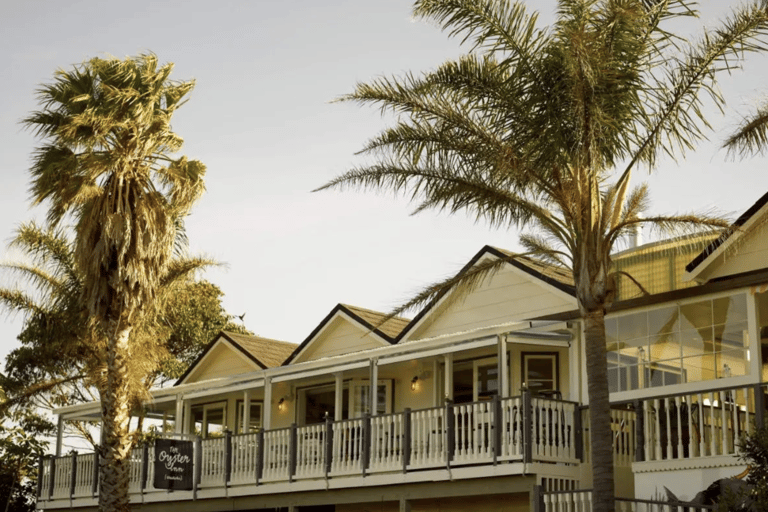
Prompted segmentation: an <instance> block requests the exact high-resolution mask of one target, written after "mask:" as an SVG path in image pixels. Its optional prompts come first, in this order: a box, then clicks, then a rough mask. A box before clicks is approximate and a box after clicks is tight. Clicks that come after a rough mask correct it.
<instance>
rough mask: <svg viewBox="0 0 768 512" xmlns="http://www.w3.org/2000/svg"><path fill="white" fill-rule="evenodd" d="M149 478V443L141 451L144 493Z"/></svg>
mask: <svg viewBox="0 0 768 512" xmlns="http://www.w3.org/2000/svg"><path fill="white" fill-rule="evenodd" d="M148 476H149V443H144V446H143V447H142V449H141V483H140V484H139V485H140V487H139V488H140V489H141V491H142V492H144V490H145V489H146V488H147V477H148Z"/></svg>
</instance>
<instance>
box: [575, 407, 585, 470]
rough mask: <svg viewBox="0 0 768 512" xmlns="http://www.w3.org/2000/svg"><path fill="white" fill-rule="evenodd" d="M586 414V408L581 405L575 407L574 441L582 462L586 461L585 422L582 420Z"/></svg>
mask: <svg viewBox="0 0 768 512" xmlns="http://www.w3.org/2000/svg"><path fill="white" fill-rule="evenodd" d="M583 414H584V409H582V408H581V407H580V406H578V405H577V406H576V407H574V411H573V442H574V447H575V448H576V450H575V451H576V453H575V455H576V458H577V459H579V460H580V461H581V462H584V424H583V423H582V421H581V416H582V415H583Z"/></svg>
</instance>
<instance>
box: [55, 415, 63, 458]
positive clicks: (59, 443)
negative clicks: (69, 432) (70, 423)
mask: <svg viewBox="0 0 768 512" xmlns="http://www.w3.org/2000/svg"><path fill="white" fill-rule="evenodd" d="M63 441H64V417H63V416H62V415H61V414H59V420H58V423H57V426H56V456H57V457H61V447H62V444H63Z"/></svg>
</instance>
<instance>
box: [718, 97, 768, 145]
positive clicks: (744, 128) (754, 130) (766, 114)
mask: <svg viewBox="0 0 768 512" xmlns="http://www.w3.org/2000/svg"><path fill="white" fill-rule="evenodd" d="M723 147H724V148H725V149H727V150H728V153H729V154H731V155H736V154H738V155H739V156H740V157H742V158H744V157H746V156H748V155H754V154H755V153H760V154H762V153H764V152H765V151H766V148H768V101H763V103H762V104H761V105H759V106H758V107H757V109H756V111H755V112H754V113H753V114H751V115H750V116H749V117H745V118H744V120H743V121H742V123H741V125H740V126H739V128H738V129H737V130H736V131H735V132H734V133H733V134H731V135H730V136H729V137H728V139H727V140H726V141H725V143H723Z"/></svg>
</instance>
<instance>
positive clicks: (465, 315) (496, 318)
mask: <svg viewBox="0 0 768 512" xmlns="http://www.w3.org/2000/svg"><path fill="white" fill-rule="evenodd" d="M446 304H447V305H443V306H438V307H437V308H436V310H435V311H433V312H432V313H431V314H430V315H429V317H428V318H427V319H426V321H425V322H424V324H423V325H422V326H421V327H419V328H418V329H417V331H416V332H415V333H414V334H413V335H411V336H410V337H411V338H412V339H416V338H426V337H431V336H439V335H441V334H449V333H453V332H461V331H467V330H470V329H475V328H479V327H484V326H491V325H496V324H501V323H506V322H511V321H515V320H521V319H529V318H536V317H539V316H543V315H548V314H551V313H556V312H560V311H567V310H570V309H573V308H574V304H573V302H572V301H568V300H567V299H566V298H565V297H563V296H562V295H561V294H560V293H557V292H556V291H555V290H554V289H552V290H551V291H550V290H548V289H547V287H546V285H543V284H541V283H534V282H532V281H531V279H529V278H528V277H527V276H525V275H523V273H522V272H521V271H518V270H512V269H505V270H501V271H499V272H498V273H497V274H496V275H495V276H492V277H490V278H487V279H486V282H485V283H483V284H482V286H479V287H478V288H477V290H475V291H473V292H472V293H470V294H469V295H468V296H467V297H466V299H465V300H464V301H454V300H451V298H450V297H449V298H448V299H447V302H446Z"/></svg>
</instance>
